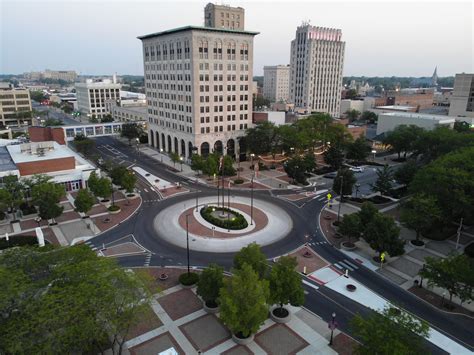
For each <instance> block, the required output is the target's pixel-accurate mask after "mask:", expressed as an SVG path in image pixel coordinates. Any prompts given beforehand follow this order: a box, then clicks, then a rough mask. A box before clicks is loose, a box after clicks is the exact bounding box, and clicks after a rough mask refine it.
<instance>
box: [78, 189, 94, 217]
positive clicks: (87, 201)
mask: <svg viewBox="0 0 474 355" xmlns="http://www.w3.org/2000/svg"><path fill="white" fill-rule="evenodd" d="M94 203H95V199H94V196H93V195H92V193H90V191H89V190H87V189H81V190H79V192H78V193H77V196H76V199H75V200H74V206H75V207H76V211H78V212H82V213H84V214H87V213H88V212H89V211H90V210H91V209H92V206H94Z"/></svg>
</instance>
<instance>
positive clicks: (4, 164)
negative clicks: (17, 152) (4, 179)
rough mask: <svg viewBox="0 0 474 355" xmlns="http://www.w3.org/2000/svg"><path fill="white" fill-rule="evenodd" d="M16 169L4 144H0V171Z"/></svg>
mask: <svg viewBox="0 0 474 355" xmlns="http://www.w3.org/2000/svg"><path fill="white" fill-rule="evenodd" d="M12 170H17V167H16V165H15V163H14V162H13V160H12V158H11V156H10V153H9V152H8V150H7V147H6V146H0V172H5V171H12Z"/></svg>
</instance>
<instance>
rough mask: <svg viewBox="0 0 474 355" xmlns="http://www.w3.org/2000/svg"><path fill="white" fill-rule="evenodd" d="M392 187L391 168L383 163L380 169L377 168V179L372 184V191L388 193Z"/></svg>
mask: <svg viewBox="0 0 474 355" xmlns="http://www.w3.org/2000/svg"><path fill="white" fill-rule="evenodd" d="M392 188H393V170H392V168H391V167H390V166H388V165H387V164H385V165H384V166H383V168H382V169H377V180H376V181H375V183H374V184H373V185H372V191H374V192H380V193H381V194H382V195H390V193H391V192H392Z"/></svg>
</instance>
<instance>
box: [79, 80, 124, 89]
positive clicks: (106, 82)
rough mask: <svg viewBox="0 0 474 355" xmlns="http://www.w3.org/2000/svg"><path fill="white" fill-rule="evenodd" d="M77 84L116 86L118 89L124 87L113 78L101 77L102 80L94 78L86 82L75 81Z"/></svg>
mask: <svg viewBox="0 0 474 355" xmlns="http://www.w3.org/2000/svg"><path fill="white" fill-rule="evenodd" d="M75 86H76V87H77V86H79V87H98V88H100V87H111V86H113V87H115V88H117V89H120V88H121V87H122V84H120V83H117V82H114V81H113V80H111V79H100V80H93V79H87V80H86V81H85V82H79V83H75Z"/></svg>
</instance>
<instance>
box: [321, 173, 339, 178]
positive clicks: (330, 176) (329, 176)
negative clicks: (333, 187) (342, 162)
mask: <svg viewBox="0 0 474 355" xmlns="http://www.w3.org/2000/svg"><path fill="white" fill-rule="evenodd" d="M336 176H337V172H336V171H333V172H332V173H327V174H324V175H323V177H325V178H326V179H334V178H336Z"/></svg>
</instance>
